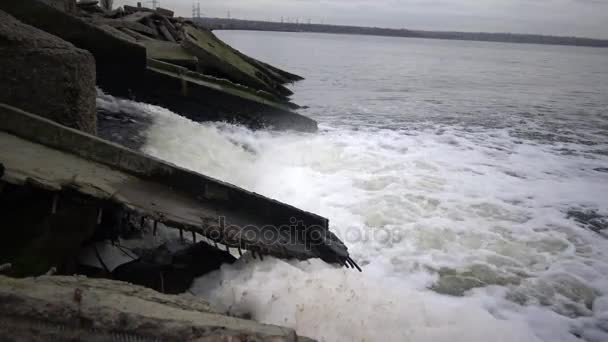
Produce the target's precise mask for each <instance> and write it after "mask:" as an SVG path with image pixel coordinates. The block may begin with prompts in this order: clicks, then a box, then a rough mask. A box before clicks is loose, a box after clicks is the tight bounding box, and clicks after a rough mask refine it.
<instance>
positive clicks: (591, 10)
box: [115, 0, 608, 39]
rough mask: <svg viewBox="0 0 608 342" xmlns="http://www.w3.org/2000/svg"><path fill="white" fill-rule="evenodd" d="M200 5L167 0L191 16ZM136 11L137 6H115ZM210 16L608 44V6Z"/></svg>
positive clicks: (415, 6)
mask: <svg viewBox="0 0 608 342" xmlns="http://www.w3.org/2000/svg"><path fill="white" fill-rule="evenodd" d="M195 2H198V1H196V0H172V1H169V0H164V1H163V0H161V5H162V6H163V7H167V8H174V9H175V10H176V12H177V13H178V14H179V15H182V16H190V15H191V9H192V4H193V3H195ZM115 3H116V4H117V5H122V4H130V5H135V4H136V3H137V0H115ZM200 4H201V11H202V12H203V13H204V14H205V15H208V16H220V17H224V16H226V15H227V13H228V11H230V13H231V15H232V16H233V17H237V18H245V19H258V20H267V19H271V20H280V18H281V17H283V18H284V19H285V20H287V18H289V19H290V20H292V21H295V20H296V18H298V20H299V21H303V22H304V21H308V19H310V20H312V22H315V23H318V22H324V23H331V24H346V25H366V26H382V27H392V28H411V29H425V30H451V31H476V32H478V31H486V32H515V33H540V34H553V35H573V36H586V37H594V38H606V39H608V0H427V1H424V0H200Z"/></svg>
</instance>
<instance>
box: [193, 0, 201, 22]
mask: <svg viewBox="0 0 608 342" xmlns="http://www.w3.org/2000/svg"><path fill="white" fill-rule="evenodd" d="M192 18H197V19H200V18H201V3H200V2H198V3H197V4H196V5H195V4H192Z"/></svg>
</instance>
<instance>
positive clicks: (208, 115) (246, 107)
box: [134, 60, 317, 132]
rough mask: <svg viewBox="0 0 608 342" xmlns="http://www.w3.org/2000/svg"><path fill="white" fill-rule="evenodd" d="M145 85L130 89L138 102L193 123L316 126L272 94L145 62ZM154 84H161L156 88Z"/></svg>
mask: <svg viewBox="0 0 608 342" xmlns="http://www.w3.org/2000/svg"><path fill="white" fill-rule="evenodd" d="M148 64H149V66H148V70H147V73H146V77H145V82H142V84H140V85H139V86H138V87H135V88H134V89H135V90H134V95H135V96H136V98H138V99H139V100H141V101H150V102H152V103H155V104H159V105H161V106H163V107H166V108H169V109H171V110H172V111H174V112H176V113H180V114H181V115H184V116H186V117H189V118H190V119H192V120H195V121H227V122H230V123H239V124H242V125H245V126H247V127H250V128H252V129H262V128H267V129H275V130H295V131H303V132H315V131H316V130H317V123H316V122H315V121H314V120H312V119H310V118H307V117H305V116H303V115H300V114H298V113H295V112H292V111H291V110H290V107H289V105H288V103H286V102H284V101H282V100H281V99H278V98H277V97H276V96H274V95H273V94H270V93H267V92H263V91H256V90H254V89H251V88H248V87H244V86H241V85H237V84H234V83H232V82H230V81H228V80H225V79H218V78H214V77H210V76H207V75H203V74H200V73H196V72H192V71H189V70H188V69H186V68H181V67H178V66H176V65H173V64H168V63H163V62H160V61H155V60H149V61H148ZM155 84H163V85H164V86H165V87H164V88H163V89H158V87H155V86H154V85H155Z"/></svg>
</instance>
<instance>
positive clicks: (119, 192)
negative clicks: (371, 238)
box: [0, 104, 356, 267]
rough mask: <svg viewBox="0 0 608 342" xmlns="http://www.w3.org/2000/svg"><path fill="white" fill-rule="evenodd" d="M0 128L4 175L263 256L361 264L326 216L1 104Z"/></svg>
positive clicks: (11, 180) (15, 181) (0, 159)
mask: <svg viewBox="0 0 608 342" xmlns="http://www.w3.org/2000/svg"><path fill="white" fill-rule="evenodd" d="M0 131H1V132H0V142H1V143H0V164H2V165H4V168H5V171H4V175H3V176H2V178H1V180H2V182H7V183H9V184H16V185H20V184H26V182H28V180H34V182H29V183H28V184H31V185H32V186H35V187H42V189H44V190H45V191H59V193H60V194H64V193H65V192H66V191H76V192H77V193H78V194H80V195H83V196H88V198H90V199H91V200H97V201H99V203H98V204H97V205H98V206H99V207H100V208H103V207H104V206H106V205H110V204H111V205H121V206H123V207H124V210H130V211H133V212H136V213H139V214H140V215H143V216H145V217H148V218H149V219H150V220H154V221H157V222H160V223H163V224H164V225H165V226H167V227H173V228H175V229H181V230H186V231H191V232H195V233H198V234H200V235H202V236H204V237H206V238H208V239H210V240H212V241H216V242H219V243H222V244H224V245H226V246H228V247H232V248H239V249H245V250H250V251H252V252H255V253H257V254H260V255H262V254H267V255H272V256H276V257H281V258H297V259H308V258H321V259H323V260H325V261H326V262H329V263H336V264H340V265H344V266H353V267H355V265H356V264H355V263H354V262H353V261H352V259H351V258H350V256H349V253H348V249H347V248H346V246H344V244H343V243H342V242H341V241H340V240H339V239H338V238H337V237H336V236H335V235H333V234H332V233H331V232H330V231H329V229H328V225H329V224H328V220H327V219H326V218H323V217H321V216H318V215H315V214H312V213H308V212H305V211H302V210H300V209H297V208H295V207H292V206H290V205H287V204H284V203H280V202H278V201H275V200H271V199H269V198H266V197H263V196H261V195H258V194H255V193H251V192H249V191H246V190H244V189H241V188H238V187H235V186H233V185H230V184H227V183H224V182H221V181H218V180H215V179H213V178H210V177H206V176H204V175H201V174H197V173H195V172H192V171H188V170H185V169H182V168H179V167H176V166H174V165H171V164H169V163H166V162H163V161H160V160H158V159H155V158H152V157H148V156H145V155H142V154H140V153H137V152H134V151H131V150H128V149H126V148H124V147H121V146H118V145H115V144H112V143H109V142H107V141H104V140H101V139H99V138H96V137H94V136H90V135H87V134H85V133H83V132H80V131H77V130H73V129H69V128H67V127H64V126H61V125H59V124H57V123H54V122H52V121H49V120H46V119H43V118H41V117H38V116H36V115H32V114H29V113H25V112H23V111H20V110H18V109H16V108H13V107H10V106H6V105H2V104H0ZM53 189H54V190H53ZM57 189H60V190H57ZM294 222H296V223H297V224H295V225H294Z"/></svg>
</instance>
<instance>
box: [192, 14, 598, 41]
mask: <svg viewBox="0 0 608 342" xmlns="http://www.w3.org/2000/svg"><path fill="white" fill-rule="evenodd" d="M195 20H196V21H197V23H198V24H199V25H201V26H204V27H206V28H209V29H221V30H252V31H282V32H317V33H337V34H361V35H373V36H388V37H411V38H429V39H450V40H474V41H485V42H504V43H524V44H551V45H573V46H592V47H608V40H602V39H591V38H579V37H560V36H544V35H538V34H516V33H484V32H447V31H445V32H444V31H419V30H406V29H388V28H380V27H362V26H344V25H323V24H308V23H280V22H269V21H256V20H241V19H228V18H200V19H195Z"/></svg>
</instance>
